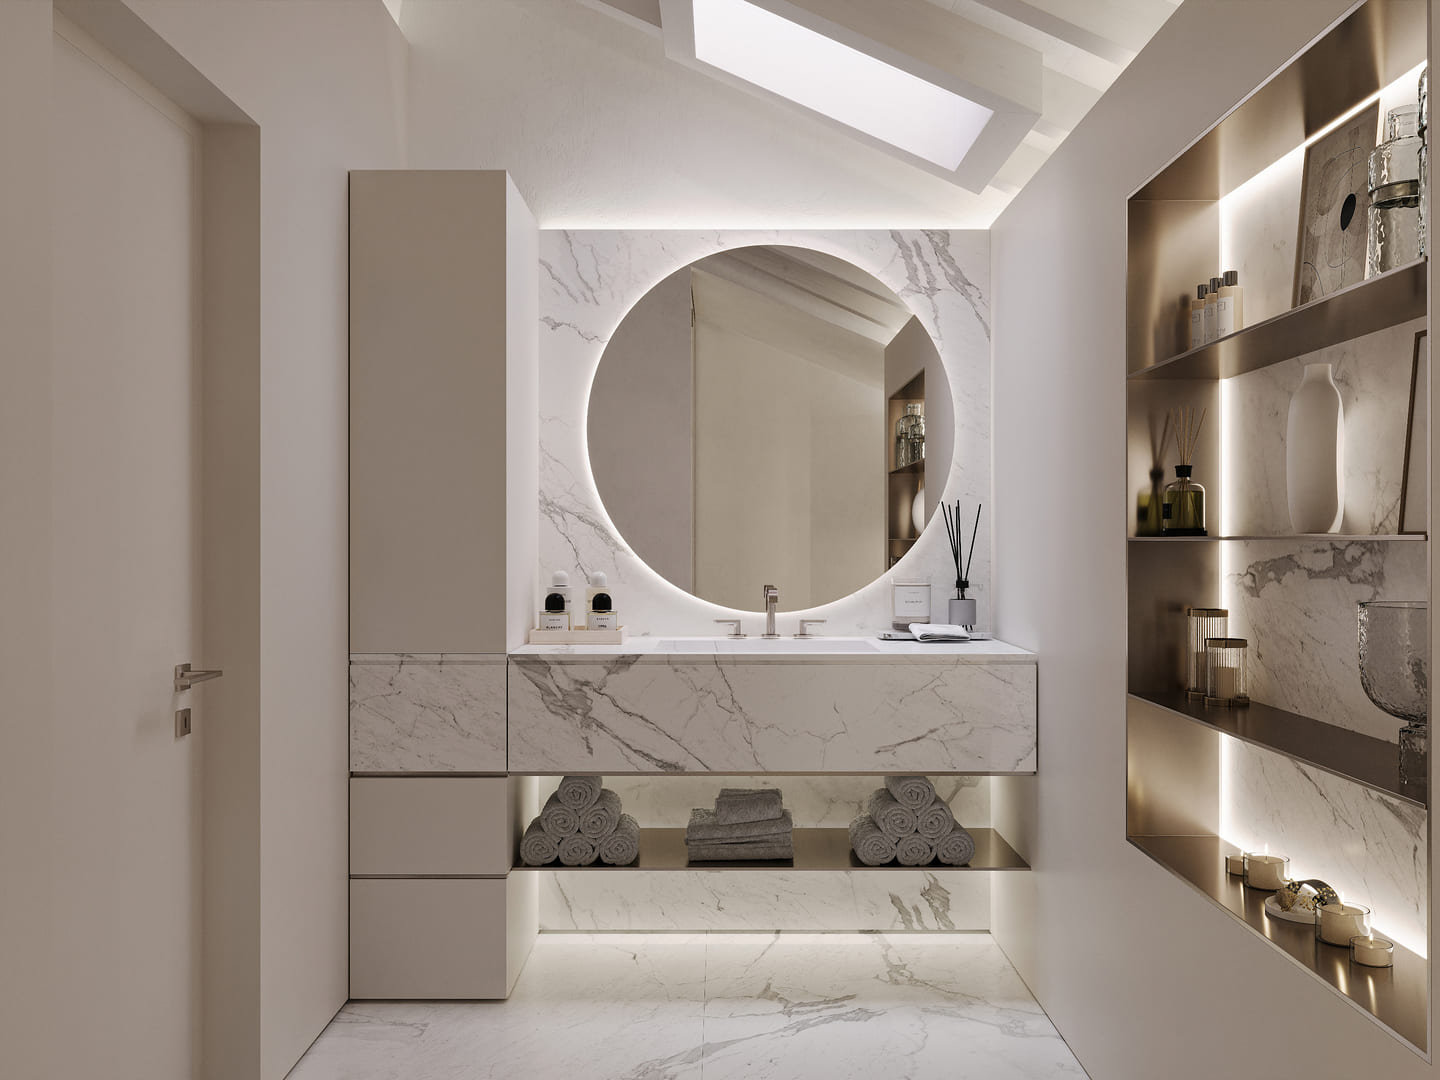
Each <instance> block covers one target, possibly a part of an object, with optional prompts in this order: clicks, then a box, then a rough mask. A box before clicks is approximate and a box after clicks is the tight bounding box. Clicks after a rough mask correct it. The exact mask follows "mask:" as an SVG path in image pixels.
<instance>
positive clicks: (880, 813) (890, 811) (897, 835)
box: [866, 788, 919, 840]
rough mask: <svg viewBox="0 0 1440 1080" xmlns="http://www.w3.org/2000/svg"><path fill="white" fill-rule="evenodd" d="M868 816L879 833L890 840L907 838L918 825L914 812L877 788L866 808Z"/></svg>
mask: <svg viewBox="0 0 1440 1080" xmlns="http://www.w3.org/2000/svg"><path fill="white" fill-rule="evenodd" d="M866 809H867V810H869V811H870V816H871V817H872V818H874V819H875V824H876V825H879V826H880V831H881V832H883V833H884V834H885V835H886V836H888V837H890V839H891V840H900V839H902V838H903V837H906V836H909V835H910V834H911V833H913V832H914V831H915V826H916V825H917V824H919V822H918V821H916V819H915V811H913V810H906V809H905V807H903V806H901V805H900V804H899V803H898V802H896V801H895V796H893V795H891V794H890V792H888V791H886V790H885V789H884V788H877V789H876V790H875V792H874V794H872V795H871V796H870V803H869V805H868V806H867V807H866Z"/></svg>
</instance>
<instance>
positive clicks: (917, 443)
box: [895, 402, 925, 469]
mask: <svg viewBox="0 0 1440 1080" xmlns="http://www.w3.org/2000/svg"><path fill="white" fill-rule="evenodd" d="M923 410H924V406H923V405H921V404H919V403H918V402H912V403H911V404H909V405H906V406H905V415H904V416H902V417H900V419H899V420H896V421H895V468H897V469H903V468H905V466H907V465H914V464H915V463H916V462H917V461H924V460H925V414H924V412H923Z"/></svg>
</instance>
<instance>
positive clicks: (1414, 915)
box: [1220, 739, 1430, 954]
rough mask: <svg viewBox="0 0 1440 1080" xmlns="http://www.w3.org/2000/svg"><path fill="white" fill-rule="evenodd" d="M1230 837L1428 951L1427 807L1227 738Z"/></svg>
mask: <svg viewBox="0 0 1440 1080" xmlns="http://www.w3.org/2000/svg"><path fill="white" fill-rule="evenodd" d="M1221 742H1222V749H1221V753H1222V755H1223V757H1222V759H1221V784H1222V789H1223V790H1222V797H1221V800H1220V808H1221V809H1220V813H1221V821H1220V835H1221V836H1223V837H1224V838H1225V839H1226V840H1229V841H1230V842H1231V843H1234V844H1236V845H1238V846H1239V847H1240V848H1241V850H1243V851H1259V850H1262V849H1263V848H1264V846H1265V845H1266V844H1268V845H1269V849H1270V851H1272V852H1274V853H1277V854H1283V855H1287V856H1289V858H1290V876H1291V877H1293V878H1320V879H1322V880H1324V881H1327V882H1329V883H1330V884H1331V885H1332V886H1333V887H1334V888H1336V889H1337V890H1339V892H1340V893H1341V895H1342V896H1343V897H1344V898H1345V899H1346V900H1350V901H1357V902H1359V903H1362V904H1366V905H1368V906H1369V907H1370V909H1371V912H1372V917H1373V919H1374V923H1375V927H1376V929H1377V930H1378V931H1379V932H1381V933H1383V934H1385V935H1386V936H1390V937H1393V938H1394V939H1395V940H1396V941H1398V942H1400V943H1401V944H1402V945H1404V946H1405V947H1406V948H1408V949H1412V950H1414V951H1416V952H1419V953H1422V954H1423V953H1424V952H1425V951H1426V944H1425V942H1426V924H1427V921H1428V919H1427V910H1426V897H1427V895H1428V885H1429V880H1430V873H1429V869H1428V863H1427V858H1426V851H1427V849H1428V845H1429V840H1428V836H1427V830H1426V812H1425V808H1424V807H1422V806H1416V805H1414V804H1413V803H1409V802H1406V801H1404V800H1403V799H1398V798H1395V797H1394V796H1391V795H1386V794H1384V793H1382V792H1378V791H1374V790H1372V789H1370V788H1367V787H1363V786H1361V785H1360V784H1356V783H1354V782H1353V781H1350V780H1344V779H1341V778H1340V777H1337V776H1334V775H1332V774H1330V773H1328V772H1325V771H1324V770H1323V769H1317V768H1314V767H1312V766H1309V765H1305V764H1302V763H1300V762H1298V761H1295V760H1294V759H1292V758H1289V757H1286V756H1285V755H1283V754H1277V753H1274V752H1273V751H1269V750H1265V749H1262V748H1260V747H1257V746H1253V745H1249V744H1246V743H1241V742H1238V741H1236V740H1234V739H1223V740H1221Z"/></svg>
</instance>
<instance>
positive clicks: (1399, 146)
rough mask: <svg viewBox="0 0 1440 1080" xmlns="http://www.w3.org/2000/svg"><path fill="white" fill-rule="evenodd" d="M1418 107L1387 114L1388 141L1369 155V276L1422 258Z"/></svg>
mask: <svg viewBox="0 0 1440 1080" xmlns="http://www.w3.org/2000/svg"><path fill="white" fill-rule="evenodd" d="M1424 142H1425V140H1424V139H1422V138H1421V137H1420V106H1418V105H1404V106H1401V107H1400V108H1398V109H1391V110H1390V111H1389V112H1388V113H1386V114H1385V141H1384V142H1382V143H1381V144H1380V145H1379V146H1377V147H1376V148H1375V149H1374V150H1373V151H1371V154H1370V232H1369V240H1368V243H1367V244H1366V247H1365V276H1366V277H1367V278H1368V277H1374V276H1375V275H1376V274H1383V273H1385V272H1386V271H1387V270H1394V269H1395V268H1396V267H1397V266H1404V265H1405V264H1406V263H1408V262H1413V261H1414V260H1416V259H1418V258H1419V257H1420V254H1421V248H1420V148H1421V146H1423V145H1424Z"/></svg>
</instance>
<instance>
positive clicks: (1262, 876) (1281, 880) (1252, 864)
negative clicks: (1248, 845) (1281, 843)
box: [1244, 851, 1290, 892]
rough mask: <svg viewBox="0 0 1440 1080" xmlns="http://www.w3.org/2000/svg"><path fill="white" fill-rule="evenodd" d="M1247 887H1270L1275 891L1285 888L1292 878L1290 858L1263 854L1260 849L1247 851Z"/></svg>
mask: <svg viewBox="0 0 1440 1080" xmlns="http://www.w3.org/2000/svg"><path fill="white" fill-rule="evenodd" d="M1244 869H1245V887H1246V888H1248V889H1268V890H1269V891H1271V892H1274V891H1275V890H1276V889H1283V888H1284V887H1285V885H1286V883H1287V882H1288V881H1289V880H1290V878H1289V874H1288V872H1289V869H1290V860H1289V859H1287V858H1286V857H1285V856H1284V855H1263V854H1261V853H1260V852H1258V851H1249V852H1246V853H1245V861H1244Z"/></svg>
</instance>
